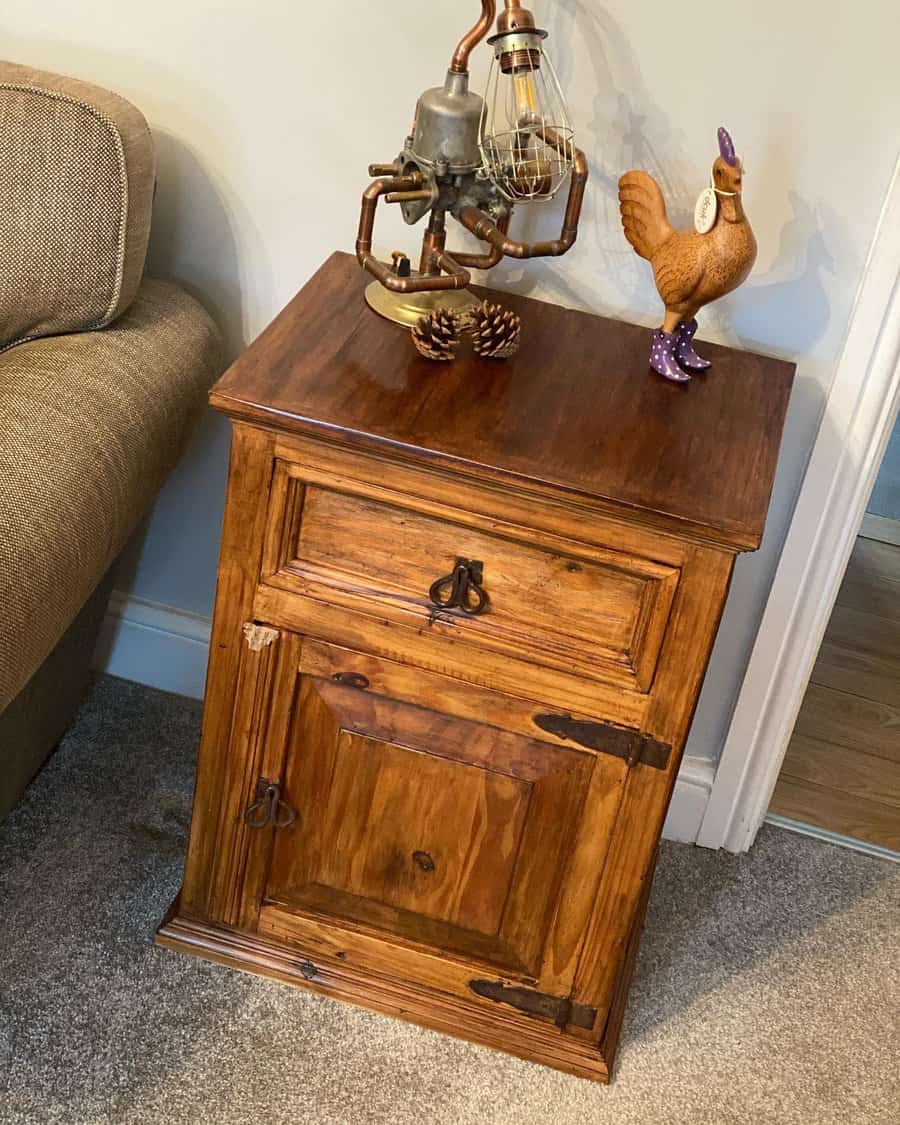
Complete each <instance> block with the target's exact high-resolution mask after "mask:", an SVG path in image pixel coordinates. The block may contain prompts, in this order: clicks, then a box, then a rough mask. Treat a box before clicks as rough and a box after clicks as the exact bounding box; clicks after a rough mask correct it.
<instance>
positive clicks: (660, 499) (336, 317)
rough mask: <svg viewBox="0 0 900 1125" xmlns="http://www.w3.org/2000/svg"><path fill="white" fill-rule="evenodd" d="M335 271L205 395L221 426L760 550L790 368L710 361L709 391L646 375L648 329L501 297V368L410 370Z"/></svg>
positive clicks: (396, 338)
mask: <svg viewBox="0 0 900 1125" xmlns="http://www.w3.org/2000/svg"><path fill="white" fill-rule="evenodd" d="M368 280H369V279H368V277H367V275H365V274H364V273H363V272H362V270H361V269H360V268H359V266H358V264H357V262H356V259H355V258H354V257H352V256H351V255H349V254H334V255H333V256H332V257H331V258H329V260H328V261H327V262H326V263H325V264H324V266H322V268H321V269H320V270H319V272H318V273H317V274H316V275H315V277H313V278H312V279H311V281H310V282H309V283H308V284H307V285H306V286H305V288H304V289H303V290H301V292H300V293H299V294H298V295H297V296H296V297H295V298H294V300H293V301H292V302H291V303H290V304H289V305H288V306H287V307H286V308H285V309H284V311H283V312H282V313H281V314H280V315H279V316H278V317H277V318H276V319H275V320H274V321H273V322H272V324H271V325H270V326H269V327H268V328H267V329H266V330H265V331H264V332H263V333H262V335H261V336H260V337H259V338H258V339H257V340H256V342H255V343H254V344H252V345H251V346H250V347H249V348H248V349H247V351H245V352H244V354H243V355H242V356H241V357H240V358H239V359H238V360H237V362H236V363H235V364H234V365H233V366H232V367H231V368H230V370H229V371H228V372H226V374H225V375H224V376H223V377H222V379H221V380H220V381H219V383H218V384H217V385H216V386H215V387H214V388H213V391H212V393H211V395H210V401H211V402H212V404H213V406H215V407H216V408H217V409H220V410H223V411H225V412H226V413H228V414H230V415H231V416H232V417H236V418H239V419H243V420H246V421H251V422H256V423H262V424H265V425H270V426H275V427H277V428H279V429H283V430H286V431H293V432H301V433H318V434H322V435H330V436H331V437H333V438H337V439H338V440H341V441H343V442H346V443H350V444H355V445H360V446H368V447H370V448H371V447H375V448H382V449H394V450H395V451H397V452H402V453H403V454H404V455H406V456H412V457H414V458H418V459H420V460H427V461H429V462H434V463H445V464H447V465H450V466H453V465H456V466H461V465H465V466H466V467H467V468H468V469H469V470H471V469H472V468H474V469H475V470H477V471H479V472H480V473H483V475H484V476H485V477H486V478H487V477H492V478H504V477H505V478H519V479H524V480H527V481H529V482H534V483H536V484H538V485H539V486H542V487H549V488H551V489H553V490H559V491H560V492H562V493H569V494H576V495H579V496H582V497H587V498H589V499H591V500H599V501H609V502H612V503H613V504H614V505H622V506H624V507H626V508H630V509H638V510H640V511H643V512H645V513H648V514H650V515H651V516H652V517H654V518H661V519H662V521H663V522H664V523H665V524H669V525H673V526H674V527H676V528H677V527H678V526H679V525H684V526H685V530H688V529H690V530H693V531H694V532H695V533H700V534H708V535H710V536H711V537H712V538H714V539H716V540H718V541H722V542H724V543H726V544H729V545H732V546H734V547H737V548H739V549H753V548H754V547H756V546H758V544H759V541H760V539H761V537H762V531H763V526H764V523H765V517H766V511H767V508H768V504H769V497H770V493H771V489H772V482H773V478H774V475H775V467H776V464H777V459H778V448H779V445H780V442H781V434H782V429H783V426H784V418H785V414H786V412H787V406H788V400H789V397H790V391H791V384H792V381H793V375H794V367H793V365H792V364H789V363H785V362H783V361H781V360H776V359H768V358H765V357H763V356H758V355H753V354H751V353H749V352H741V351H735V350H733V349H730V348H724V347H720V346H717V345H712V344H704V345H703V348H702V350H703V352H704V354H706V355H707V356H708V357H709V358H710V359H711V360H712V361H713V364H714V366H713V369H712V371H711V372H710V373H709V374H708V375H705V376H704V375H700V376H695V377H694V379H693V380H692V381H691V383H690V384H689V385H687V386H682V385H677V384H673V383H668V382H666V381H665V380H664V379H661V378H659V377H658V376H656V375H652V374H650V373H649V370H648V367H647V354H648V349H649V344H650V332H649V330H648V329H646V328H639V327H636V326H634V325H630V324H624V323H621V322H619V321H613V320H606V319H604V318H601V317H596V316H591V315H589V314H587V313H582V312H574V311H571V310H567V309H563V308H560V307H558V306H555V305H549V304H546V303H544V302H541V301H535V300H531V299H529V298H526V297H521V296H517V295H515V294H511V293H498V294H496V299H497V300H499V301H501V302H502V303H503V305H504V306H505V307H507V308H512V309H514V310H515V311H516V312H517V313H518V314H519V315H520V316H521V317H522V321H523V326H524V328H523V344H522V349H521V351H520V352H519V354H518V355H517V356H516V357H515V358H514V359H512V360H506V361H497V360H482V359H479V358H477V357H476V356H474V355H472V354H471V353H469V352H467V351H466V349H465V348H462V349H460V351H461V355H460V358H459V359H457V360H456V362H455V363H453V364H438V363H432V362H430V361H428V360H425V359H422V358H420V357H419V356H418V354H417V353H416V351H415V349H414V347H413V345H412V342H411V340H410V338H409V333H408V332H407V331H406V330H405V329H403V328H400V327H398V326H396V325H394V324H391V323H389V322H388V321H385V320H383V319H382V318H381V317H379V316H377V315H376V314H375V313H374V312H372V311H371V310H370V309H369V308H368V306H367V305H366V304H365V302H364V300H363V291H364V289H365V286H366V284H367V282H368Z"/></svg>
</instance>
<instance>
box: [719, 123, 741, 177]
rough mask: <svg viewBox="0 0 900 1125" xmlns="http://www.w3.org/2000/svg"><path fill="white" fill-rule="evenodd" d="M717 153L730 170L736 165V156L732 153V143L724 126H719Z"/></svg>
mask: <svg viewBox="0 0 900 1125" xmlns="http://www.w3.org/2000/svg"><path fill="white" fill-rule="evenodd" d="M719 152H720V153H721V154H722V159H723V160H724V161H725V163H726V164H729V165H730V166H731V167H732V168H733V167H734V166H735V165H736V164H737V155H736V154H735V151H734V141H733V140H732V139H731V136H730V135H729V132H728V130H727V129H726V128H725V126H724V125H720V126H719Z"/></svg>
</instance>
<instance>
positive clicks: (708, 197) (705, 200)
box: [694, 187, 719, 234]
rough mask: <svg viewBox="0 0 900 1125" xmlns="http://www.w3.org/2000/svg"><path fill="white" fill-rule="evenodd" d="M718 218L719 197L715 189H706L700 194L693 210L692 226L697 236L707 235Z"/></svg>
mask: <svg viewBox="0 0 900 1125" xmlns="http://www.w3.org/2000/svg"><path fill="white" fill-rule="evenodd" d="M718 216H719V197H718V196H717V195H716V192H715V188H711V187H709V188H707V189H706V190H705V191H701V192H700V198H699V199H698V200H697V206H696V207H695V208H694V226H695V228H696V230H697V234H708V233H709V232H710V231H711V230H712V229H713V227H714V226H715V225H716V219H717V218H718Z"/></svg>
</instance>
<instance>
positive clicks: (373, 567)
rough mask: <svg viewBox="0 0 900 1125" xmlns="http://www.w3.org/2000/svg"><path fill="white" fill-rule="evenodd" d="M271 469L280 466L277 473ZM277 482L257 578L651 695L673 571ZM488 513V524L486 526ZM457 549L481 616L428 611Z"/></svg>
mask: <svg viewBox="0 0 900 1125" xmlns="http://www.w3.org/2000/svg"><path fill="white" fill-rule="evenodd" d="M282 472H285V470H284V469H282ZM287 476H288V480H287V482H286V483H285V485H284V487H282V488H278V489H275V490H274V492H273V495H274V496H275V503H274V504H273V507H272V510H271V512H270V514H269V521H270V530H269V540H270V542H274V543H276V544H277V547H276V549H275V551H274V557H273V558H272V565H271V566H270V568H269V569H268V572H267V573H266V574H264V578H263V581H264V583H265V584H267V585H270V586H274V587H277V588H278V589H280V590H282V591H285V592H288V593H289V592H294V593H296V594H298V595H299V596H304V597H312V598H315V599H317V600H319V601H326V602H330V603H332V604H336V605H340V606H342V607H345V608H348V609H352V610H354V611H356V612H360V613H364V614H368V615H370V616H376V615H377V616H378V617H379V618H382V619H384V618H387V619H389V620H392V621H394V622H396V623H397V624H401V625H407V626H412V627H414V628H417V629H421V628H422V627H423V626H424V627H426V628H428V629H429V630H434V631H438V632H440V631H444V632H446V633H449V634H450V635H452V637H453V640H454V642H455V644H458V645H464V646H469V647H471V648H473V649H478V650H480V651H483V652H490V653H494V654H496V655H497V656H500V657H503V656H506V657H509V658H511V659H516V660H522V661H526V662H528V663H530V664H537V665H540V666H542V667H544V668H548V669H554V670H556V671H560V672H564V673H571V674H574V675H576V676H578V677H580V678H582V679H587V680H593V681H598V682H607V683H612V684H619V685H621V686H623V687H626V688H629V689H631V690H633V691H637V692H642V693H646V692H647V691H649V689H650V687H651V685H652V682H653V675H654V672H655V669H656V666H657V663H658V660H659V653H660V648H661V645H662V641H663V638H664V636H665V630H666V624H667V621H668V617H669V613H670V610H671V606H672V600H673V598H674V595H675V590H676V587H677V583H678V579H679V574H680V572H679V570H678V569H677V568H676V567H673V566H669V565H665V564H660V563H656V562H652V561H649V560H646V559H641V558H638V557H635V556H633V555H628V554H625V553H621V552H616V551H614V550H610V549H604V548H600V547H597V546H595V545H589V544H582V543H577V542H574V541H571V540H563V539H560V538H556V537H551V536H548V535H546V534H544V533H538V532H533V531H530V530H529V529H527V528H521V527H519V528H515V527H511V526H507V525H504V526H503V527H502V532H498V531H497V530H494V529H493V528H492V526H491V523H490V521H485V520H484V519H477V518H475V517H472V516H471V515H469V514H467V513H465V512H461V511H458V510H452V509H451V510H448V511H447V512H446V515H444V514H441V515H440V516H438V515H435V514H434V513H433V512H425V511H421V510H416V507H415V506H414V505H415V501H414V500H413V499H411V498H403V497H397V503H388V502H385V501H384V500H382V499H375V498H372V497H369V496H363V495H358V494H356V493H354V492H350V491H344V490H339V489H337V488H330V487H327V486H326V485H324V484H320V483H314V484H311V483H306V482H304V481H303V480H302V478H300V477H299V476H297V475H294V474H287ZM498 523H499V521H495V524H494V526H497V524H498ZM459 558H466V559H469V560H474V561H477V562H479V563H481V564H482V565H483V589H484V592H485V593H486V595H487V597H488V599H489V604H488V608H487V611H486V612H485V613H484V614H482V615H478V616H472V615H469V614H466V613H465V612H463V610H461V609H458V608H457V609H443V608H439V607H436V605H435V604H434V602H433V600H432V597H431V588H432V586H433V584H434V583H435V582H436V581H437V580H439V579H441V578H444V577H445V576H448V575H450V574H451V573H452V571H453V569H454V565H455V563H456V561H457V559H459Z"/></svg>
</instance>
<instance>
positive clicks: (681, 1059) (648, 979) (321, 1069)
mask: <svg viewBox="0 0 900 1125" xmlns="http://www.w3.org/2000/svg"><path fill="white" fill-rule="evenodd" d="M199 719H200V710H199V707H198V705H196V704H194V703H191V702H188V701H186V700H182V699H178V698H175V697H172V696H166V695H163V694H161V693H159V692H154V691H149V690H147V689H145V688H140V687H136V686H134V685H131V684H126V683H123V682H120V681H116V680H111V679H105V680H102V681H100V683H99V684H98V685H97V686H96V688H95V689H94V692H93V694H92V696H91V698H90V699H89V701H88V703H87V704H86V706H85V707H84V708H83V710H82V713H81V716H80V719H79V721H78V724H77V726H76V728H75V729H74V730H73V731H72V732H71V734H70V735H69V736H68V738H67V739H66V741H65V743H64V744H63V746H62V748H61V749H60V751H59V752H58V753H57V754H56V756H55V757H54V758H53V760H52V761H51V763H50V765H49V766H48V767H47V768H46V769H45V770H44V772H43V773H42V775H41V776H40V778H39V779H38V781H37V782H36V783H35V784H34V785H33V786H32V788H31V790H30V791H29V793H28V796H27V798H26V799H25V801H24V802H23V803H22V804H21V805H20V806H19V807H18V809H17V810H16V811H15V812H14V813H13V814H12V815H11V816H10V818H9V819H8V820H7V821H6V822H5V823H4V824H3V825H0V943H2V946H0V1121H2V1122H3V1125H14V1123H20V1122H29V1123H31V1122H40V1123H51V1122H66V1123H74V1125H100V1123H107V1122H115V1123H134V1125H153V1123H157V1122H159V1123H163V1122H165V1123H166V1125H181V1123H185V1125H200V1123H207V1122H208V1123H213V1125H238V1123H240V1125H245V1123H246V1125H259V1123H261V1122H264V1123H267V1125H282V1123H284V1125H288V1123H290V1125H325V1123H329V1125H331V1123H333V1125H365V1123H369V1122H372V1123H382V1122H383V1123H390V1125H522V1123H524V1125H544V1123H547V1125H549V1123H551V1122H552V1123H553V1125H586V1123H587V1125H595V1123H596V1125H601V1123H606V1122H611V1123H612V1122H615V1123H616V1125H632V1123H634V1125H638V1123H639V1125H657V1123H658V1125H663V1123H666V1125H668V1123H672V1125H701V1123H703V1125H706V1123H711V1125H731V1123H732V1122H733V1123H740V1125H756V1123H759V1125H765V1123H769V1122H772V1123H775V1122H778V1123H780V1125H784V1123H794V1122H801V1123H804V1125H806V1123H809V1125H829V1123H831V1122H834V1123H840V1125H870V1123H871V1125H896V1123H897V1122H898V1120H900V1100H898V1088H900V1072H898V1061H897V1060H898V1047H900V1043H898V1028H897V1025H896V1019H897V1013H898V1008H900V964H898V962H900V958H898V952H900V935H898V906H900V868H898V867H896V866H893V865H889V864H886V863H882V862H879V861H876V860H872V859H869V858H866V857H864V856H861V855H858V854H855V853H853V852H849V851H842V850H839V849H836V848H833V847H830V846H827V845H823V844H819V843H816V842H813V841H811V840H808V839H804V838H802V837H799V836H795V835H790V834H788V833H784V832H780V831H777V830H768V831H765V832H764V833H763V835H762V839H761V841H760V843H759V845H758V847H757V848H756V849H755V851H754V852H753V853H751V855H750V856H746V857H742V858H737V859H736V858H733V857H728V856H725V855H717V854H713V853H710V852H704V851H700V850H698V849H695V848H690V847H685V846H680V845H667V846H665V847H664V849H663V854H662V860H661V863H660V868H659V874H658V877H657V881H656V886H655V890H654V894H653V900H652V903H651V907H650V914H649V919H648V922H647V932H646V936H645V940H644V944H643V948H642V952H641V956H640V959H639V963H638V969H637V977H636V981H635V987H634V992H633V995H632V1001H631V1006H630V1010H629V1014H628V1016H627V1019H626V1025H625V1033H624V1042H623V1045H622V1050H621V1053H620V1061H619V1066H618V1070H617V1072H616V1076H615V1084H614V1085H613V1086H612V1087H611V1088H609V1089H604V1088H602V1087H599V1086H594V1085H592V1084H590V1083H587V1082H583V1081H579V1080H578V1079H573V1078H568V1077H566V1076H564V1075H561V1074H557V1073H555V1072H553V1071H550V1070H545V1069H543V1068H540V1067H537V1066H534V1065H531V1064H528V1063H524V1062H520V1061H518V1060H516V1059H512V1058H508V1057H506V1056H504V1055H501V1054H497V1053H494V1052H492V1051H488V1050H483V1049H480V1048H477V1047H474V1046H471V1045H468V1044H465V1043H461V1042H457V1041H455V1040H452V1039H448V1038H445V1037H442V1036H439V1035H436V1034H432V1033H430V1032H425V1031H420V1030H418V1029H416V1028H414V1027H410V1026H407V1025H405V1024H403V1023H400V1022H397V1021H393V1020H390V1019H386V1018H382V1017H379V1016H374V1015H370V1014H368V1013H366V1012H363V1011H360V1010H358V1009H355V1008H351V1007H349V1006H346V1005H339V1004H336V1003H333V1002H331V1001H328V1000H325V999H322V998H319V997H314V996H306V995H303V994H301V993H299V992H296V991H294V990H291V989H288V988H286V987H283V986H281V985H277V984H273V983H269V982H265V981H261V980H257V979H255V978H252V977H249V976H244V975H241V974H239V973H235V972H230V971H228V970H225V969H222V968H219V967H216V966H212V965H207V964H204V963H202V962H200V961H197V960H194V959H192V958H187V957H183V956H180V955H178V954H174V953H170V952H166V951H163V950H160V949H157V948H155V947H154V946H153V945H151V936H152V933H153V929H154V926H155V924H156V923H157V922H158V920H159V918H160V917H161V915H162V914H163V912H164V911H165V909H166V907H167V906H168V904H169V901H170V900H171V898H172V897H173V895H174V894H175V892H176V890H177V888H178V882H179V876H180V868H181V860H182V854H183V849H184V844H185V830H186V826H187V820H188V809H189V801H190V791H191V785H192V780H193V778H192V770H193V761H192V758H193V750H194V746H195V743H196V740H197V732H198V725H199Z"/></svg>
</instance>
